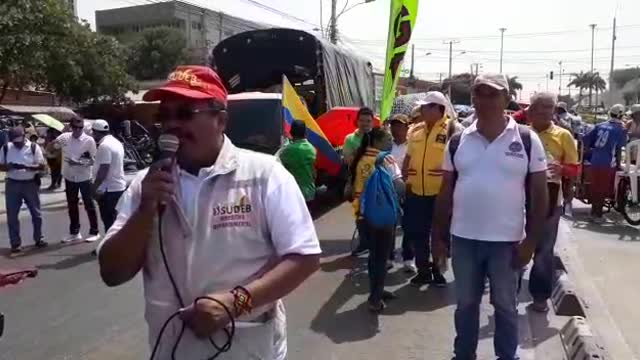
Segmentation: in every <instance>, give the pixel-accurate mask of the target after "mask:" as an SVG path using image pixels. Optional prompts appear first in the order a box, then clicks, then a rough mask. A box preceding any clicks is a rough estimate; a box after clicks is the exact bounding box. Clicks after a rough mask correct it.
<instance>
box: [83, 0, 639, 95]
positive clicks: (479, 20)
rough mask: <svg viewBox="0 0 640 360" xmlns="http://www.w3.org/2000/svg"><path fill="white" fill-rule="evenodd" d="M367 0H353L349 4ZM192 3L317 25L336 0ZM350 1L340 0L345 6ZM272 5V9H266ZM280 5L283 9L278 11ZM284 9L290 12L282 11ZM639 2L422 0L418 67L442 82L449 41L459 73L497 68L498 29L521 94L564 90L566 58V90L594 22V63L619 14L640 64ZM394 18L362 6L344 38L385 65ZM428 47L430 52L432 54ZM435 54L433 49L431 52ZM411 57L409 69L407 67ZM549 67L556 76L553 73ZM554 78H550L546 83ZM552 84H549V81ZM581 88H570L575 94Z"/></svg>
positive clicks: (375, 5) (343, 20) (124, 0)
mask: <svg viewBox="0 0 640 360" xmlns="http://www.w3.org/2000/svg"><path fill="white" fill-rule="evenodd" d="M158 1H160V0H78V15H79V17H80V18H84V19H87V20H89V21H90V22H91V23H92V24H93V23H94V22H95V15H94V13H95V11H96V10H100V9H108V8H114V7H124V6H133V5H140V4H148V3H153V2H158ZM362 1H363V0H349V6H350V5H353V4H356V3H358V2H362ZM189 2H190V3H193V4H196V5H200V6H203V7H207V8H210V9H213V10H221V11H223V12H225V13H228V14H230V15H234V16H238V17H244V18H247V19H249V20H254V21H260V22H263V23H269V24H273V25H278V26H285V27H295V28H301V29H306V30H309V31H314V30H313V29H319V28H320V23H321V21H320V20H321V12H320V8H321V4H322V8H323V11H322V15H323V16H322V19H323V23H324V25H325V27H326V24H327V22H328V19H329V14H330V4H331V0H189ZM346 3H347V0H338V11H340V10H341V9H342V8H343V7H344V6H345V4H346ZM261 5H265V6H266V7H268V8H270V9H265V6H261ZM278 11H279V12H280V13H278ZM283 14H284V15H283ZM637 14H640V1H638V0H617V1H616V0H536V1H526V2H525V1H522V0H481V1H478V0H446V1H433V0H420V7H419V10H418V19H417V24H416V27H415V29H414V33H413V36H412V44H413V45H415V70H414V71H415V74H416V76H417V77H418V78H420V79H423V80H431V81H438V80H439V79H440V74H442V76H444V77H447V76H448V72H449V45H448V44H445V43H444V42H445V41H447V40H455V41H457V43H455V44H454V46H453V54H454V56H453V73H454V74H456V73H461V72H469V71H470V67H471V64H474V63H479V64H480V65H479V66H478V67H479V72H481V73H482V72H498V71H499V63H500V62H499V59H500V31H499V29H500V28H506V29H507V30H506V31H505V37H504V60H503V72H504V73H505V74H507V75H509V76H518V78H519V79H520V81H521V82H522V83H523V85H524V87H525V89H524V91H523V94H522V95H523V97H527V96H528V95H530V94H531V93H533V92H536V91H545V90H547V89H548V90H550V91H554V92H556V93H557V92H558V90H559V88H560V85H561V84H560V83H559V77H558V76H557V75H558V73H559V72H560V65H559V62H560V61H562V62H563V66H562V69H563V72H564V73H565V74H566V75H565V76H563V77H562V88H561V93H562V94H567V93H568V91H569V89H567V88H566V85H567V83H568V81H569V76H568V74H570V73H576V72H580V71H589V70H590V67H591V28H590V27H589V25H590V24H596V25H597V27H596V31H595V56H594V68H595V70H596V71H599V72H600V73H601V74H602V76H603V78H605V79H608V74H609V70H610V66H611V40H612V26H613V17H614V15H616V16H617V25H618V32H617V42H616V57H615V58H616V60H615V61H616V66H615V67H616V68H625V67H635V66H640V18H638V16H637ZM388 21H389V0H374V2H371V3H367V4H362V5H359V6H357V7H355V8H353V9H352V10H350V11H349V12H346V13H344V14H343V15H342V16H341V17H340V18H339V20H338V27H339V31H340V42H341V44H342V45H343V46H345V47H348V48H350V49H352V50H353V51H355V52H357V53H359V54H360V55H362V56H364V57H365V58H368V59H369V60H371V61H372V62H373V64H374V67H375V68H377V69H381V68H383V67H384V57H385V51H386V48H385V47H386V37H387V31H388ZM429 53H430V54H429ZM427 54H429V55H427ZM409 59H410V58H409V57H407V59H405V64H404V67H405V68H409V66H410V62H409ZM550 71H554V79H553V80H547V78H546V77H547V75H548V74H549V72H550ZM547 84H548V85H547ZM547 86H548V88H547ZM576 92H577V90H576V89H571V93H572V94H575V93H576Z"/></svg>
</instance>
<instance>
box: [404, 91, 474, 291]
mask: <svg viewBox="0 0 640 360" xmlns="http://www.w3.org/2000/svg"><path fill="white" fill-rule="evenodd" d="M416 105H418V106H420V118H419V121H421V122H422V124H423V125H422V126H421V127H420V128H418V130H415V131H414V132H413V133H412V134H411V135H410V136H409V142H408V147H407V154H406V156H405V158H404V163H403V165H402V169H403V171H402V172H403V176H404V178H405V181H407V198H406V200H405V204H404V215H403V221H402V222H403V224H402V227H403V231H404V237H405V239H404V240H405V241H406V242H407V243H411V244H413V246H414V248H415V266H416V267H417V269H418V274H417V275H416V276H415V277H413V278H412V279H411V284H412V285H414V286H422V285H427V284H433V285H435V286H445V285H446V283H447V281H446V280H445V278H444V276H442V273H441V272H440V269H439V268H438V266H437V265H436V264H434V263H432V262H431V261H430V256H431V246H430V242H431V241H430V235H431V224H432V219H433V209H434V206H435V202H436V196H437V195H438V193H439V192H440V185H441V184H442V158H443V157H444V149H445V147H446V144H447V141H448V140H449V138H450V137H451V136H452V135H453V134H455V133H456V132H460V131H462V126H461V125H459V124H458V123H457V122H456V120H455V119H450V118H449V117H448V116H447V115H446V114H447V107H448V106H450V105H449V100H448V99H447V98H446V97H445V96H444V94H442V93H441V92H438V91H431V92H428V93H427V94H426V96H425V98H424V100H422V101H419V102H417V103H416Z"/></svg>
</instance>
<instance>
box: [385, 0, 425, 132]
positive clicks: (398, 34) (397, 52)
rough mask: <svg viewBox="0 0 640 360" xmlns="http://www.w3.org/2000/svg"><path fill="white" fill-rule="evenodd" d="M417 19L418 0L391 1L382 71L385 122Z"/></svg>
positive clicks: (389, 112)
mask: <svg viewBox="0 0 640 360" xmlns="http://www.w3.org/2000/svg"><path fill="white" fill-rule="evenodd" d="M417 17H418V0H391V13H390V16H389V35H388V38H387V60H386V66H385V69H384V86H383V89H382V105H381V107H380V118H381V119H383V120H386V119H387V118H388V117H389V115H390V114H391V107H392V106H393V99H395V97H396V86H397V85H398V80H399V79H400V70H401V69H402V61H403V60H404V55H405V54H406V52H407V49H408V48H409V40H411V33H412V32H413V27H414V26H415V24H416V18H417Z"/></svg>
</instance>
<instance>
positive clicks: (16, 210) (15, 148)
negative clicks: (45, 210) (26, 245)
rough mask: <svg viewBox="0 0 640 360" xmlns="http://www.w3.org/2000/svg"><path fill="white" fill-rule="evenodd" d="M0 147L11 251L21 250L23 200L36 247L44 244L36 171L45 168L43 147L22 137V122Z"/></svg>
mask: <svg viewBox="0 0 640 360" xmlns="http://www.w3.org/2000/svg"><path fill="white" fill-rule="evenodd" d="M0 149H1V150H0V171H6V172H7V179H6V180H5V191H4V195H5V205H6V207H7V227H8V229H9V242H10V243H11V252H12V253H18V252H20V251H21V246H22V240H21V239H20V220H19V214H20V208H21V207H22V203H23V202H24V203H26V204H27V208H29V212H30V213H31V223H32V224H33V241H34V243H35V245H36V247H39V248H40V247H45V246H47V243H46V242H44V240H42V214H41V211H40V193H39V190H40V185H39V184H38V181H36V176H37V174H38V172H39V171H42V170H44V156H43V155H42V150H41V149H40V147H39V146H38V145H37V144H35V143H32V142H31V141H29V140H27V139H26V138H25V134H24V129H23V128H22V127H21V126H18V127H15V128H12V129H11V130H9V142H8V143H7V144H5V145H3V146H2V148H0Z"/></svg>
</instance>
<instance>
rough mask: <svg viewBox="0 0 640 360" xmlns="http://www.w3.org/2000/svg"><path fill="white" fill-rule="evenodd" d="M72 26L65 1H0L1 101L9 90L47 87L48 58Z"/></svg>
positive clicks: (72, 19) (70, 15)
mask: <svg viewBox="0 0 640 360" xmlns="http://www.w3.org/2000/svg"><path fill="white" fill-rule="evenodd" d="M73 22H74V18H73V15H72V14H71V12H70V11H69V8H68V7H67V6H66V4H65V2H64V1H60V0H3V1H0V39H1V40H0V101H2V99H3V98H4V96H5V94H6V90H7V89H8V88H10V87H11V88H14V89H24V88H26V87H36V88H37V87H41V85H42V84H44V83H46V81H47V73H46V71H45V68H46V63H47V61H48V57H49V54H50V52H51V51H52V50H53V49H55V48H56V47H57V45H58V44H59V43H61V42H62V40H63V39H64V38H65V37H66V34H67V33H68V31H69V29H70V27H71V25H72V23H73Z"/></svg>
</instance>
